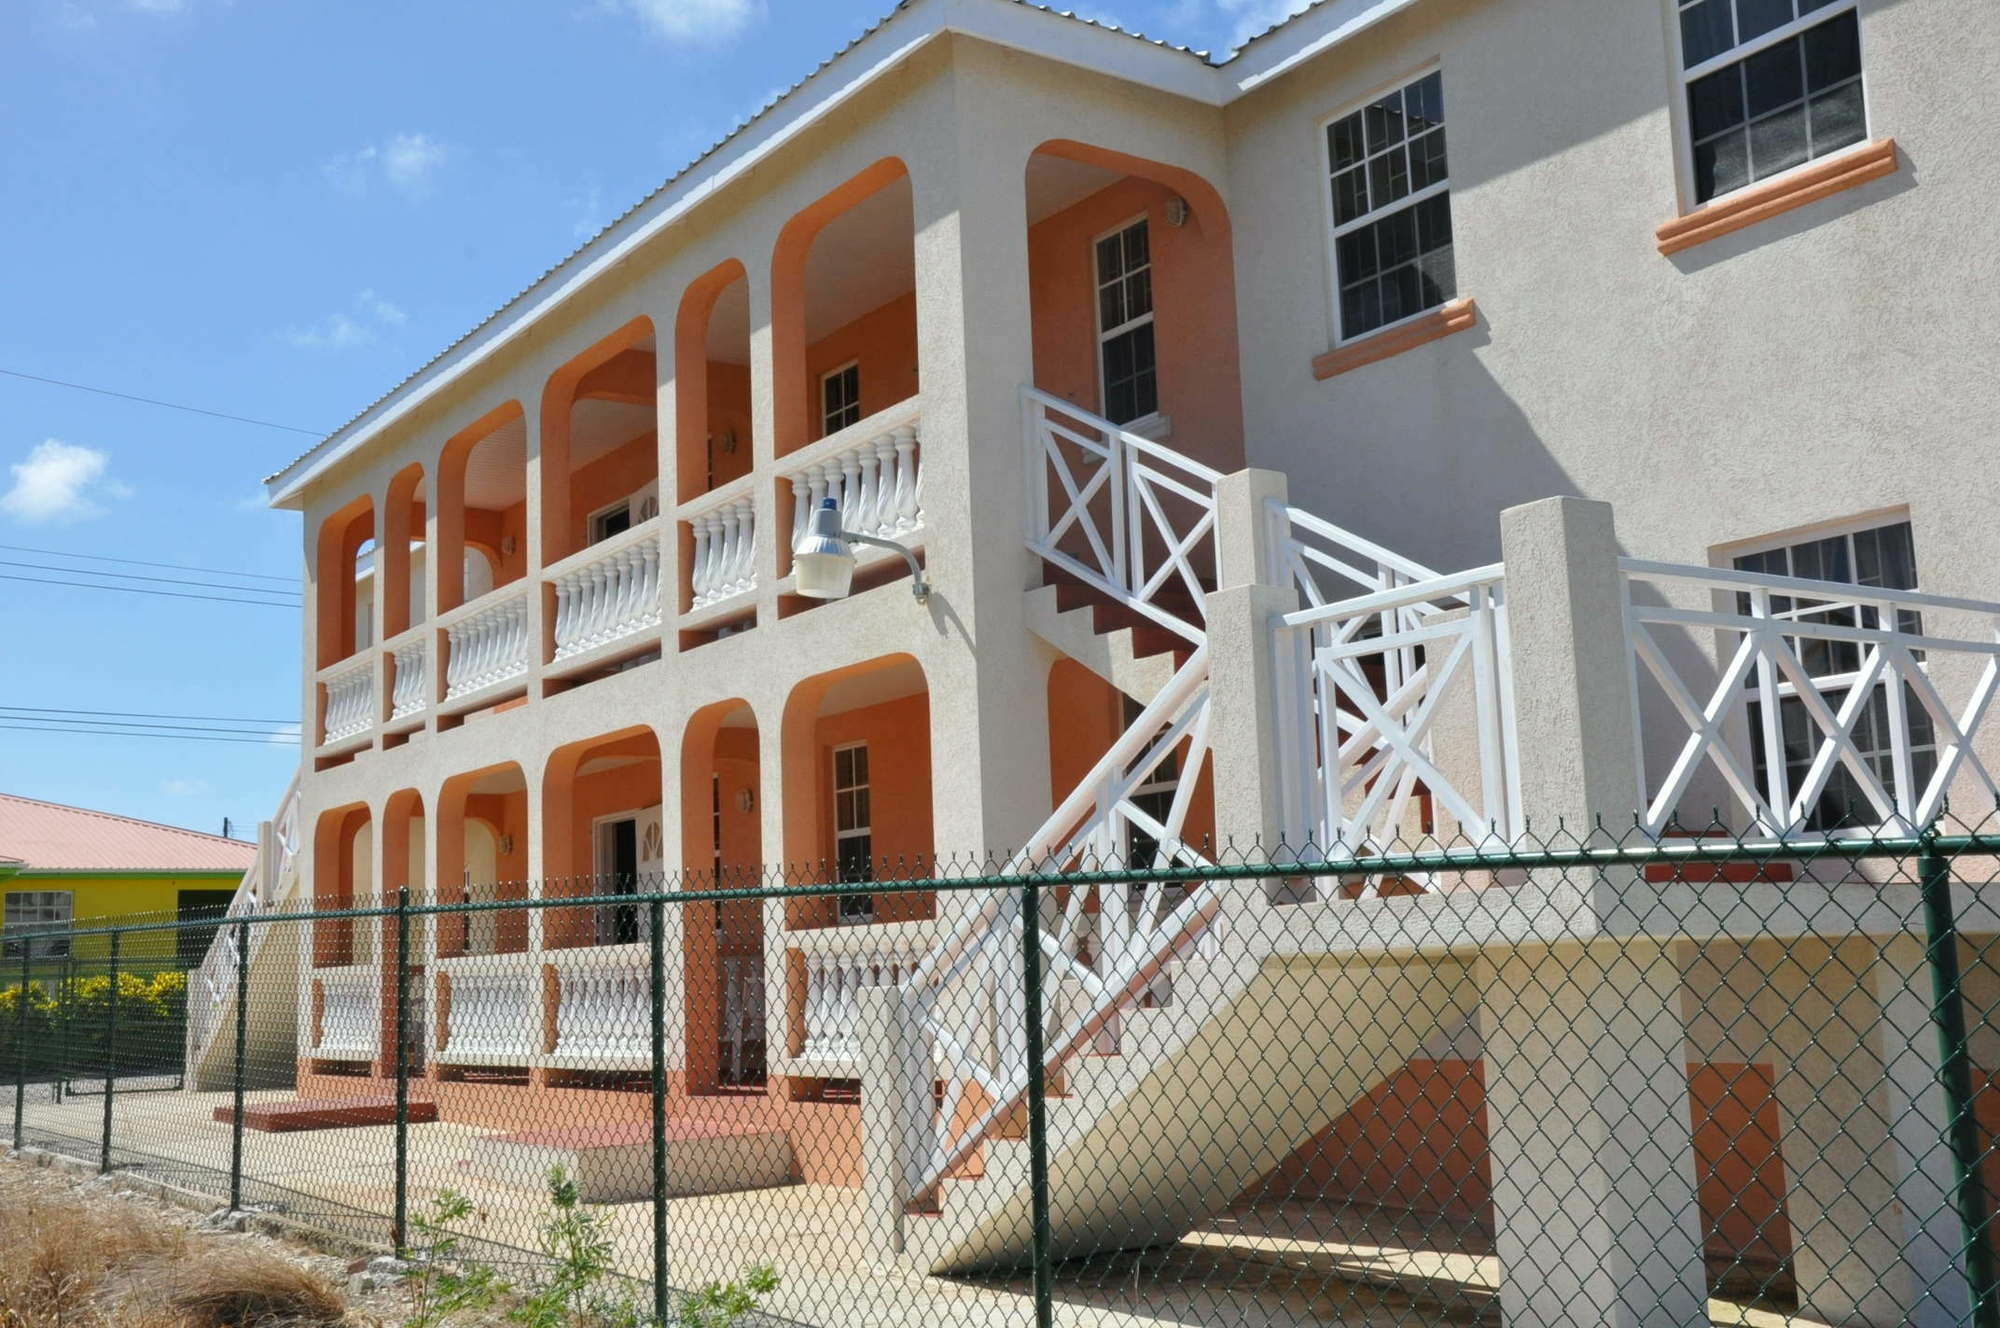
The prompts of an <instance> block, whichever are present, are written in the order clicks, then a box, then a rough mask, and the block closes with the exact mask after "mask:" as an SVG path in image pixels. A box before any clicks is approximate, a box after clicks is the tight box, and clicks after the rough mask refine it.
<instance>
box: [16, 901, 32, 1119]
mask: <svg viewBox="0 0 2000 1328" xmlns="http://www.w3.org/2000/svg"><path fill="white" fill-rule="evenodd" d="M34 953H35V947H34V946H33V945H32V944H31V943H30V942H29V941H28V940H27V938H25V937H24V938H22V940H21V1003H20V1005H19V1006H18V1007H17V1008H16V1009H15V1011H14V1055H15V1060H16V1061H17V1062H18V1064H17V1065H16V1066H15V1070H16V1073H15V1075H14V1151H15V1152H17V1153H18V1152H20V1151H21V1142H22V1138H23V1136H22V1133H21V1131H22V1128H23V1122H24V1121H25V1120H26V1118H27V1111H28V983H29V982H30V981H32V980H33V978H34V969H33V967H32V965H33V964H34Z"/></svg>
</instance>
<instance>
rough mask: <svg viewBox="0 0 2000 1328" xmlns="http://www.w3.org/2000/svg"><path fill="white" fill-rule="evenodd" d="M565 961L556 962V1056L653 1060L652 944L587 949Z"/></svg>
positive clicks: (634, 1061)
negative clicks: (649, 956) (648, 947)
mask: <svg viewBox="0 0 2000 1328" xmlns="http://www.w3.org/2000/svg"><path fill="white" fill-rule="evenodd" d="M564 960H565V962H558V963H557V965H556V1055H557V1056H559V1057H562V1058H564V1059H566V1060H571V1061H574V1060H578V1059H583V1060H591V1061H598V1062H610V1061H617V1062H620V1063H621V1064H622V1063H644V1062H648V1061H650V1059H651V1056H652V1046H653V1042H652V1031H651V1028H650V1024H651V1020H652V1012H653V991H652V985H651V977H650V967H649V965H648V961H647V951H646V949H645V948H644V947H643V946H619V947H617V948H615V949H610V948H607V949H603V950H582V951H578V952H577V953H576V955H575V956H574V957H573V958H572V957H571V956H564Z"/></svg>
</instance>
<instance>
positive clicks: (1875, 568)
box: [1734, 521, 1937, 830]
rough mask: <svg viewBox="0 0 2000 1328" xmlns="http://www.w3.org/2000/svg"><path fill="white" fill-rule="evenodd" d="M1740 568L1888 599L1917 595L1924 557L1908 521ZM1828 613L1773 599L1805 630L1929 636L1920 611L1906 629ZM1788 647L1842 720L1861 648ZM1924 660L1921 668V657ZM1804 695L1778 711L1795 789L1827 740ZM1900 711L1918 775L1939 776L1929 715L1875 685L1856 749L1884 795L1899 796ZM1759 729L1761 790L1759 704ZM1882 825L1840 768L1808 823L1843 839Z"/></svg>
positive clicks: (1798, 642)
mask: <svg viewBox="0 0 2000 1328" xmlns="http://www.w3.org/2000/svg"><path fill="white" fill-rule="evenodd" d="M1734 565H1735V567H1736V570H1737V571H1739V572H1762V573H1765V574H1767V575H1771V576H1796V577H1804V578H1806V579H1808V580H1813V581H1838V582H1840V583H1842V584H1845V585H1856V586H1877V587H1881V588H1883V589H1886V590H1915V589H1916V588H1917V559H1916V547H1915V545H1914V543H1913V542H1912V540H1911V538H1910V523H1909V522H1907V521H1899V522H1896V523H1895V524H1893V525H1885V526H1873V527H1865V528H1861V529H1857V530H1852V531H1847V532H1844V533H1841V534H1835V535H1827V536H1823V537H1820V538H1817V539H1810V540H1804V541H1801V542H1799V543H1796V544H1785V545H1779V546H1777V547H1775V548H1770V549H1764V550H1761V551H1758V552H1754V553H1746V554H1742V555H1739V556H1738V557H1737V558H1736V559H1735V560H1734ZM1825 603H1826V601H1823V600H1810V599H1794V598H1791V597H1790V596H1783V595H1774V596H1772V598H1771V613H1772V616H1773V617H1776V618H1787V619H1791V620H1793V621H1796V622H1816V623H1832V624H1835V625H1838V626H1844V627H1861V628H1870V629H1873V628H1884V627H1887V628H1889V629H1890V630H1893V631H1898V632H1906V633H1911V634H1921V633H1922V631H1923V619H1922V615H1920V614H1918V613H1917V612H1916V611H1915V610H1912V609H1898V610H1896V621H1895V623H1893V624H1889V623H1885V622H1883V621H1882V618H1883V611H1882V610H1879V609H1876V608H1872V607H1858V606H1855V605H1851V604H1850V605H1843V606H1835V607H1818V606H1821V605H1824V604H1825ZM1737 611H1738V612H1739V613H1745V614H1747V613H1749V612H1750V598H1749V596H1748V595H1739V596H1738V597H1737ZM1788 644H1789V645H1790V646H1791V648H1792V650H1793V651H1794V652H1795V653H1796V654H1797V655H1798V657H1799V662H1800V663H1801V664H1802V665H1804V667H1805V671H1806V673H1807V674H1808V675H1809V676H1810V677H1811V678H1812V679H1813V680H1814V682H1815V683H1816V684H1817V685H1818V690H1819V693H1820V695H1822V696H1824V697H1825V698H1826V699H1827V703H1828V704H1829V705H1830V706H1832V707H1833V708H1834V709H1836V710H1838V709H1839V707H1840V706H1841V704H1842V703H1843V700H1844V698H1845V697H1846V694H1847V691H1848V689H1849V688H1850V687H1851V686H1852V685H1853V682H1854V675H1855V673H1856V672H1857V671H1858V670H1859V669H1860V667H1861V655H1862V647H1861V644H1860V643H1859V642H1853V641H1827V640H1814V639H1810V638H1802V637H1801V638H1790V639H1789V640H1788ZM1918 657H1919V658H1921V653H1920V652H1919V655H1918ZM1746 685H1747V686H1751V687H1754V686H1755V685H1756V683H1755V681H1754V680H1750V681H1748V682H1747V683H1746ZM1795 690H1796V689H1795V688H1793V687H1791V686H1790V685H1789V684H1784V685H1781V686H1780V688H1779V694H1780V700H1779V703H1778V729H1779V741H1780V742H1781V744H1782V745H1783V747H1784V752H1783V757H1784V762H1785V771H1786V778H1787V784H1788V786H1789V787H1791V788H1794V789H1796V788H1798V787H1799V786H1800V785H1801V784H1802V783H1804V782H1805V779H1806V776H1807V771H1808V770H1809V769H1810V767H1811V765H1812V760H1813V756H1814V753H1816V752H1817V751H1818V750H1819V747H1820V745H1821V743H1822V741H1823V740H1824V735H1823V734H1822V733H1821V731H1820V728H1819V726H1818V725H1817V724H1816V723H1814V722H1813V720H1812V718H1811V717H1810V716H1809V715H1808V714H1807V712H1806V708H1805V704H1804V703H1803V702H1801V701H1799V700H1797V699H1796V697H1794V696H1787V695H1785V693H1787V692H1792V691H1795ZM1892 703H1893V704H1898V705H1901V706H1902V708H1903V720H1904V723H1906V724H1907V725H1908V726H1909V735H1910V773H1911V775H1912V777H1913V779H1914V780H1915V782H1916V783H1917V784H1918V786H1919V787H1922V786H1923V785H1925V784H1927V783H1929V781H1930V777H1931V775H1932V773H1933V772H1934V771H1935V770H1936V769H1937V733H1936V730H1935V728H1934V726H1933V725H1932V723H1931V717H1930V713H1929V711H1927V710H1925V709H1924V707H1923V706H1922V705H1920V704H1918V703H1917V702H1916V700H1915V698H1914V697H1912V696H1910V695H1909V694H1908V693H1907V691H1905V692H1904V694H1903V695H1901V696H1898V697H1896V698H1893V702H1892V698H1891V696H1890V694H1889V690H1888V685H1887V684H1886V683H1877V684H1876V685H1875V694H1874V695H1873V696H1872V697H1870V698H1869V700H1868V703H1867V705H1866V706H1865V707H1863V709H1862V711H1861V713H1860V715H1859V717H1858V718H1857V719H1856V721H1855V725H1854V746H1855V749H1856V750H1857V751H1858V752H1859V753H1860V754H1861V756H1862V759H1863V760H1865V761H1866V762H1867V763H1868V765H1869V767H1870V768H1871V769H1872V770H1873V771H1874V772H1875V777H1876V778H1877V779H1879V780H1881V781H1882V787H1883V788H1884V789H1886V790H1888V792H1889V793H1890V794H1891V795H1892V796H1893V795H1895V794H1896V793H1897V792H1898V790H1897V788H1896V773H1895V762H1894V760H1893V758H1892V756H1891V752H1890V746H1889V742H1890V737H1889V720H1890V713H1889V707H1890V705H1891V704H1892ZM1749 720H1750V743H1751V754H1752V757H1753V758H1754V763H1755V766H1756V777H1757V779H1758V780H1759V781H1760V782H1761V781H1763V780H1764V779H1765V777H1766V772H1767V771H1768V769H1769V766H1768V761H1769V759H1770V758H1769V754H1768V753H1767V752H1766V751H1765V750H1764V737H1763V716H1762V713H1761V707H1760V706H1759V705H1758V704H1757V703H1755V702H1752V703H1751V705H1750V715H1749ZM1874 819H1875V805H1874V803H1872V802H1871V801H1869V799H1868V796H1867V795H1866V794H1865V793H1863V792H1862V791H1861V788H1860V786H1859V785H1858V784H1856V783H1855V781H1854V776H1853V774H1852V773H1851V772H1850V771H1849V770H1848V769H1847V767H1846V766H1845V765H1841V766H1836V767H1835V769H1834V772H1833V775H1832V777H1831V778H1830V779H1828V780H1827V783H1826V788H1825V791H1824V792H1822V793H1821V794H1820V798H1819V801H1818V802H1817V803H1816V804H1815V805H1814V807H1813V810H1812V812H1811V814H1810V815H1809V816H1808V817H1807V819H1806V828H1808V829H1811V830H1834V829H1840V828H1842V827H1845V826H1852V825H1863V824H1870V823H1872V822H1873V821H1874Z"/></svg>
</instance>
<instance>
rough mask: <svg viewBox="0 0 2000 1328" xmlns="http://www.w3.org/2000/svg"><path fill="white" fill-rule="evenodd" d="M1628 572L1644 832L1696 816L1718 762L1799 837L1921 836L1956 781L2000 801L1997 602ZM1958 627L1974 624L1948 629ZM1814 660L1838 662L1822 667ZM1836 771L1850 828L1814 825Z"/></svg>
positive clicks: (1754, 805)
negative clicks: (1996, 771) (1695, 790)
mask: <svg viewBox="0 0 2000 1328" xmlns="http://www.w3.org/2000/svg"><path fill="white" fill-rule="evenodd" d="M1619 566H1620V567H1621V568H1622V570H1623V572H1624V576H1625V584H1626V611H1625V613H1626V623H1625V626H1626V635H1627V640H1628V642H1629V644H1630V646H1631V652H1632V670H1633V673H1632V683H1633V706H1634V713H1635V715H1636V717H1637V722H1638V724H1639V726H1640V734H1641V739H1642V747H1643V748H1644V749H1645V750H1644V751H1643V752H1642V755H1641V757H1640V771H1639V777H1640V781H1641V787H1642V788H1643V789H1644V790H1645V800H1646V806H1645V811H1644V814H1643V818H1642V824H1643V827H1644V828H1645V829H1646V830H1647V831H1649V832H1652V833H1658V832H1660V831H1663V830H1666V829H1668V828H1670V827H1672V826H1674V825H1675V824H1676V823H1678V822H1680V821H1681V812H1682V810H1683V809H1682V806H1681V804H1682V802H1683V801H1684V800H1685V799H1686V798H1687V797H1688V796H1689V793H1690V789H1691V787H1692V786H1693V784H1694V782H1695V780H1696V778H1697V777H1698V776H1699V775H1700V774H1701V772H1702V771H1703V769H1704V768H1708V769H1712V770H1713V772H1714V774H1715V776H1717V777H1719V778H1720V781H1721V784H1722V786H1723V787H1724V788H1726V789H1727V791H1728V796H1730V797H1731V798H1733V799H1734V801H1735V803H1736V805H1737V806H1738V807H1739V808H1740V809H1741V811H1742V812H1743V813H1744V815H1745V816H1746V817H1747V818H1748V820H1749V823H1750V824H1749V827H1748V832H1749V833H1752V834H1764V835H1770V836H1775V837H1779V838H1785V839H1800V838H1814V837H1820V836H1822V835H1824V834H1826V833H1829V832H1836V831H1860V832H1864V833H1865V832H1880V833H1889V834H1913V833H1916V832H1918V831H1921V830H1922V829H1923V828H1925V827H1926V826H1929V825H1930V824H1932V823H1933V822H1934V821H1935V820H1936V819H1937V818H1938V817H1939V815H1940V814H1941V813H1942V812H1943V811H1944V809H1945V805H1946V799H1947V797H1948V796H1949V795H1950V794H1951V792H1952V790H1953V789H1954V787H1960V788H1963V789H1964V790H1965V792H1966V793H1967V794H1969V795H1970V798H1971V800H1972V802H1973V803H1975V804H1977V805H1980V806H1983V807H1985V808H1991V807H1992V806H1993V805H1994V802H1995V800H1996V799H2000V784H1996V782H1995V779H1994V775H1993V766H1992V765H1991V764H1989V762H1991V761H1993V759H1994V752H1995V750H1996V746H2000V740H1996V735H1995V730H1994V727H1993V726H1992V725H1991V724H1990V723H1989V717H1990V715H1991V712H1992V708H1993V700H1994V693H1995V690H1996V686H2000V604H1992V603H1987V602H1984V601H1979V600H1967V599H1952V598H1948V597H1945V596H1940V595H1927V594H1923V593H1920V592H1917V591H1907V590H1884V589H1876V588H1873V587H1863V586H1853V585H1844V584H1841V583H1838V582H1831V581H1810V580H1803V579H1799V578H1796V577H1782V576H1768V575H1765V574H1762V573H1751V572H1738V571H1733V570H1725V569H1720V568H1712V567H1693V566H1683V565H1677V564H1672V563H1654V562H1644V561H1641V560H1638V559H1631V558H1626V559H1621V560H1620V562H1619ZM1952 623H1958V624H1962V627H1961V628H1960V629H1959V631H1958V632H1957V633H1956V634H1947V632H1946V631H1945V630H1944V627H1948V626H1949V625H1950V624H1952ZM1941 624H1942V625H1944V627H1941V626H1940V625H1941ZM1707 640H1712V641H1713V643H1714V654H1713V656H1712V657H1711V656H1710V654H1709V649H1708V646H1707V644H1706V641H1707ZM1815 658H1816V659H1817V660H1819V661H1820V662H1821V663H1822V664H1823V665H1826V666H1829V667H1823V668H1821V669H1820V670H1819V671H1818V672H1815V671H1814V669H1813V668H1811V667H1809V660H1810V659H1815ZM1836 661H1837V662H1838V667H1837V668H1836V667H1832V666H1834V665H1835V664H1836ZM1941 664H1942V665H1945V666H1946V668H1944V669H1940V668H1939V666H1940V665H1941ZM1943 672H1949V673H1950V674H1951V675H1952V677H1953V679H1954V680H1955V681H1956V682H1957V684H1958V685H1957V686H1955V687H1954V688H1953V689H1952V694H1951V696H1950V697H1949V698H1948V697H1947V695H1946V692H1945V689H1944V688H1943V687H1941V686H1940V683H1939V681H1938V679H1937V677H1935V676H1934V675H1936V674H1939V673H1943ZM1648 692H1650V693H1651V695H1650V697H1647V698H1646V699H1650V700H1652V701H1653V702H1654V704H1651V705H1649V704H1646V703H1645V700H1643V699H1642V694H1645V693H1648ZM1787 714H1790V715H1791V716H1793V722H1792V723H1790V724H1789V725H1788V724H1787V722H1786V716H1787ZM1864 738H1865V739H1866V741H1865V742H1864ZM1788 740H1789V741H1788ZM1982 745H1983V746H1984V749H1985V750H1984V752H1983V753H1982V751H1981V747H1982ZM1759 752H1761V753H1762V755H1763V760H1762V761H1761V763H1760V762H1759V761H1758V760H1757V759H1756V757H1757V754H1758V753H1759ZM1669 755H1670V756H1671V759H1669V760H1664V761H1663V760H1661V759H1660V758H1663V757H1668V756H1669ZM1649 757H1650V758H1652V759H1648V758H1649ZM1758 764H1761V765H1762V767H1763V769H1762V770H1761V772H1760V771H1758V770H1757V769H1756V766H1757V765H1758ZM1654 767H1658V768H1660V769H1662V771H1663V773H1662V774H1661V775H1660V776H1659V777H1658V778H1657V779H1655V778H1652V777H1651V776H1650V774H1649V770H1650V768H1654ZM1794 767H1802V768H1801V769H1800V770H1799V773H1798V775H1797V777H1796V778H1795V777H1794ZM1760 775H1761V777H1760ZM1836 776H1839V777H1840V778H1841V780H1842V787H1841V790H1840V791H1841V792H1842V793H1843V794H1845V795H1847V796H1848V797H1852V796H1853V795H1855V794H1858V795H1859V799H1860V801H1859V802H1858V803H1856V804H1855V805H1853V806H1843V807H1841V808H1839V809H1837V810H1838V811H1839V812H1840V813H1841V819H1842V820H1843V821H1845V822H1846V824H1844V825H1841V826H1838V827H1830V826H1827V825H1825V824H1824V823H1822V824H1821V825H1820V826H1819V827H1818V828H1815V826H1814V824H1813V822H1814V820H1815V813H1816V811H1817V810H1818V809H1819V807H1820V804H1821V800H1822V799H1823V798H1826V797H1828V796H1830V795H1831V794H1830V791H1831V790H1832V788H1833V787H1834V781H1835V779H1836ZM1710 815H1711V813H1710V812H1709V811H1708V810H1706V809H1704V810H1703V811H1702V812H1701V813H1700V814H1699V816H1698V817H1696V818H1693V823H1694V824H1695V825H1697V826H1698V825H1702V824H1706V823H1707V821H1708V820H1709V818H1710Z"/></svg>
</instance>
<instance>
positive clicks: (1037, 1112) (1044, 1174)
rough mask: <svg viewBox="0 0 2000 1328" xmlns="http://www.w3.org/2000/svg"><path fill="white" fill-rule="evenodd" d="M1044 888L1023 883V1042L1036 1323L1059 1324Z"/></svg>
mask: <svg viewBox="0 0 2000 1328" xmlns="http://www.w3.org/2000/svg"><path fill="white" fill-rule="evenodd" d="M1041 918H1042V890H1041V886H1039V885H1038V884H1036V883H1035V882H1034V881H1032V880H1031V881H1029V882H1028V883H1027V884H1025V885H1023V886H1022V887H1021V1041H1022V1052H1023V1054H1024V1055H1025V1056H1026V1058H1027V1062H1028V1067H1027V1068H1028V1193H1029V1199H1030V1202H1031V1203H1032V1205H1033V1214H1034V1258H1035V1328H1051V1326H1052V1325H1053V1324H1054V1323H1055V1291H1054V1288H1053V1286H1052V1285H1051V1283H1052V1282H1053V1281H1054V1278H1055V1271H1054V1269H1053V1267H1052V1266H1051V1264H1050V1254H1049V1247H1050V1245H1051V1244H1052V1241H1051V1238H1050V1234H1049V1122H1048V1102H1047V1088H1048V1085H1047V1083H1046V1082H1045V1080H1046V1076H1045V1074H1044V1072H1043V1065H1042V1055H1043V1052H1042V928H1041Z"/></svg>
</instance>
